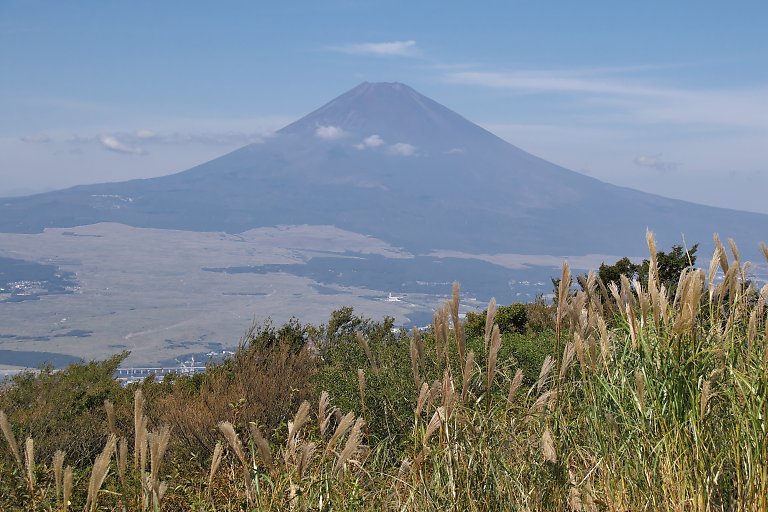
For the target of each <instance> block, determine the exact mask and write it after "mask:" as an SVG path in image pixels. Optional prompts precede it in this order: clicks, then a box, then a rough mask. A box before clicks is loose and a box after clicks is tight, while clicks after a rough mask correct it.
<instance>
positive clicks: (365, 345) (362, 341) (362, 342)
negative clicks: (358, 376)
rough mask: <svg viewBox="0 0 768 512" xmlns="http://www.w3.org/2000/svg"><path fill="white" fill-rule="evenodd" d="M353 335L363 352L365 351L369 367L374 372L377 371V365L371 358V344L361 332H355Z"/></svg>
mask: <svg viewBox="0 0 768 512" xmlns="http://www.w3.org/2000/svg"><path fill="white" fill-rule="evenodd" d="M355 337H356V338H357V342H358V343H359V344H360V346H361V347H362V349H363V352H365V357H367V358H368V363H369V364H370V365H371V369H372V370H373V371H374V373H375V372H377V371H378V370H379V367H378V366H377V365H376V361H375V360H374V359H373V353H372V352H371V346H370V344H369V343H368V339H367V338H366V337H365V335H363V333H361V332H356V333H355Z"/></svg>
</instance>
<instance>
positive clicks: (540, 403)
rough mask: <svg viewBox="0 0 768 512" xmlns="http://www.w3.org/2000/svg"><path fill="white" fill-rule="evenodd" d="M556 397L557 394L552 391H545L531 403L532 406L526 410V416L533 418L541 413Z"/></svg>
mask: <svg viewBox="0 0 768 512" xmlns="http://www.w3.org/2000/svg"><path fill="white" fill-rule="evenodd" d="M555 397H557V393H556V392H555V391H554V390H549V391H545V392H544V393H542V394H541V396H540V397H539V398H537V399H536V401H535V402H533V405H531V407H530V408H529V409H528V416H535V415H536V414H538V413H540V412H543V411H544V409H545V408H546V407H547V406H548V405H549V404H550V403H551V401H552V400H554V398H555Z"/></svg>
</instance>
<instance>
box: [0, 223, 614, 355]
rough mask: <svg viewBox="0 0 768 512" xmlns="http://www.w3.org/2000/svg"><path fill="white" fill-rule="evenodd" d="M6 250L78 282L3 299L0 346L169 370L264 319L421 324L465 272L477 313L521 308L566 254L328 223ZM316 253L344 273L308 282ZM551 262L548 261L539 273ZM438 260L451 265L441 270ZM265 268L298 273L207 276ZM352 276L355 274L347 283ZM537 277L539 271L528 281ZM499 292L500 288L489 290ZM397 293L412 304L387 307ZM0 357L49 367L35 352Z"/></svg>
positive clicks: (586, 261) (125, 232)
mask: <svg viewBox="0 0 768 512" xmlns="http://www.w3.org/2000/svg"><path fill="white" fill-rule="evenodd" d="M0 256H2V257H6V258H15V259H18V260H26V261H33V262H39V263H44V264H47V265H55V266H56V267H58V268H59V269H60V270H61V271H63V272H69V273H71V274H72V275H74V276H75V281H76V285H75V289H74V293H71V294H63V295H44V294H43V295H41V296H40V297H39V300H26V301H21V302H5V303H0V317H1V318H2V322H0V350H2V351H16V352H18V353H19V354H21V353H22V352H37V353H47V354H48V356H47V357H48V360H52V361H54V362H56V361H66V360H67V357H70V358H80V357H84V358H86V359H90V358H105V357H108V356H109V355H111V354H114V353H117V352H120V351H123V350H129V351H130V352H131V356H130V358H129V360H128V361H126V364H129V365H146V364H161V363H162V364H169V363H172V362H173V361H174V360H175V359H182V358H187V357H189V356H190V355H191V354H197V357H198V359H200V357H201V356H202V355H204V354H206V353H208V352H212V351H214V352H215V351H221V350H222V349H224V348H232V347H234V346H235V345H236V344H237V342H238V340H239V339H240V337H241V335H242V334H243V332H244V331H245V330H246V329H247V328H248V327H249V326H250V324H251V323H252V322H253V321H254V320H255V321H257V322H260V321H263V320H265V319H266V318H268V317H269V318H271V319H272V320H273V321H274V322H275V323H282V322H285V321H287V320H288V319H289V318H290V317H292V316H297V317H300V318H302V320H304V321H308V322H313V323H320V322H323V321H325V320H327V318H328V316H329V315H330V313H331V311H333V310H334V309H338V308H339V307H342V306H352V307H354V309H355V311H356V312H358V313H359V314H362V315H365V316H376V317H380V318H381V317H384V316H387V315H388V316H392V317H394V318H395V320H396V325H402V324H417V325H424V324H426V323H428V322H429V318H430V317H431V314H432V312H433V310H434V307H435V304H437V303H439V301H440V300H442V298H444V297H445V296H447V294H449V293H450V283H451V282H452V280H453V279H455V278H460V276H456V275H455V274H456V273H458V272H461V271H463V270H464V269H466V272H471V273H473V274H475V275H480V274H483V273H485V275H487V279H486V281H487V286H486V287H485V288H483V287H480V288H478V292H479V293H475V294H473V293H472V288H471V286H468V290H467V293H466V294H465V295H466V297H465V298H464V301H465V307H467V308H469V309H475V308H477V307H478V306H480V305H482V304H483V303H484V302H485V301H487V299H488V297H490V296H491V295H496V296H498V297H501V295H502V294H504V293H505V292H506V294H507V295H508V297H509V300H510V301H511V300H523V301H525V300H531V299H532V298H534V297H535V295H536V294H538V293H549V292H551V284H550V283H549V280H548V276H549V275H553V274H555V273H556V269H554V268H553V267H549V266H547V265H549V264H553V263H554V261H555V259H556V257H543V256H536V255H527V256H526V255H495V256H493V257H490V256H487V255H478V256H476V257H475V256H473V255H471V254H463V253H462V254H456V255H454V254H447V253H446V254H434V255H430V256H429V257H426V256H423V257H418V260H417V259H416V258H417V257H416V255H413V254H409V253H407V252H403V251H401V250H399V249H397V248H395V247H392V246H390V245H388V244H386V243H384V242H382V241H380V240H377V239H375V238H371V237H367V236H363V235H358V234H355V233H350V232H348V231H343V230H339V229H336V228H333V227H328V226H292V227H282V228H262V229H254V230H250V231H247V232H245V233H242V234H237V235H230V234H223V233H196V232H186V231H173V230H160V229H142V228H133V227H128V226H125V225H120V224H96V225H91V226H83V227H78V228H68V229H48V230H46V231H45V232H44V233H42V234H34V235H27V234H6V233H0ZM447 257H450V259H443V258H447ZM312 258H316V260H315V262H318V263H319V264H320V265H322V264H325V263H324V262H328V265H329V266H328V272H335V274H333V275H330V274H327V275H329V276H330V277H329V278H328V279H327V280H326V279H325V277H324V276H323V274H322V272H323V270H322V268H323V267H322V266H320V267H318V266H317V265H315V268H314V272H315V273H314V274H312V275H306V276H303V275H301V272H299V271H297V268H298V267H297V266H301V265H304V264H306V263H307V262H308V261H310V260H311V259H312ZM489 258H490V259H491V260H492V261H491V262H490V263H489V262H487V260H489ZM607 258H610V257H607ZM604 259H606V257H605V256H600V255H596V256H587V257H581V258H579V260H578V261H579V263H580V264H579V265H576V266H583V267H585V268H589V266H597V265H599V264H600V262H601V261H603V260H604ZM368 260H370V262H368ZM541 260H543V261H545V263H546V264H547V265H545V266H543V267H538V268H536V267H533V265H536V264H537V262H540V261H541ZM441 261H445V262H446V264H448V263H450V264H451V265H453V266H452V267H450V268H447V267H445V266H444V265H443V266H441V265H440V262H441ZM345 262H346V263H345ZM349 262H351V263H356V262H361V263H365V264H366V265H367V267H366V268H368V270H366V271H365V272H367V273H366V274H365V275H362V276H361V277H359V278H354V276H353V274H350V273H349V272H352V273H354V272H357V270H356V269H355V268H352V269H348V268H347V267H348V263H349ZM398 262H400V263H398ZM344 265H347V267H344ZM387 265H394V266H392V270H391V271H390V272H385V271H381V270H376V268H379V266H381V267H382V268H386V266H387ZM259 266H262V267H263V266H272V267H280V266H283V267H284V268H286V269H287V270H283V269H282V268H276V269H273V270H272V271H269V272H266V271H259V272H239V273H227V272H213V271H206V270H203V269H206V268H207V269H213V268H223V269H227V268H241V267H246V268H250V267H259ZM265 268H266V267H265ZM345 269H347V270H349V272H348V273H347V274H346V275H342V274H343V273H344V271H345ZM434 269H438V270H440V271H442V273H441V274H436V277H434V279H435V280H436V281H438V282H421V281H419V280H418V276H420V275H428V274H429V273H430V272H432V271H433V270H434ZM454 269H455V270H454ZM532 269H533V277H531V278H526V275H527V274H526V273H527V272H530V271H531V270H532ZM361 272H362V270H361ZM406 274H407V275H410V276H411V277H410V278H409V279H411V280H412V281H411V284H410V285H408V284H407V283H400V282H399V281H398V280H397V276H398V275H406ZM448 274H450V275H448ZM499 276H500V277H499ZM393 277H394V280H393ZM347 278H350V279H351V280H350V279H347ZM528 279H530V280H528ZM507 280H509V283H506V281H507ZM323 281H325V282H323ZM478 281H480V279H479V278H478ZM368 283H370V284H368ZM494 286H497V287H499V288H498V289H499V292H494V290H493V289H492V288H489V287H494ZM390 292H392V293H395V294H403V293H405V294H406V296H405V297H404V298H403V299H401V300H400V301H387V300H386V299H387V297H388V295H389V293H390ZM500 300H501V299H500ZM24 360H28V361H30V363H24V362H23V361H24ZM2 362H3V363H5V364H8V365H10V366H37V365H38V364H39V363H40V361H39V360H34V359H33V358H25V357H20V358H14V361H11V358H6V359H5V360H3V361H2ZM57 364H59V363H57Z"/></svg>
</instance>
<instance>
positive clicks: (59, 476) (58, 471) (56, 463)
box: [53, 450, 65, 500]
mask: <svg viewBox="0 0 768 512" xmlns="http://www.w3.org/2000/svg"><path fill="white" fill-rule="evenodd" d="M64 456H65V454H64V452H63V451H61V450H56V452H55V453H54V454H53V481H54V483H55V486H56V500H58V499H59V498H60V497H61V491H62V485H63V477H64Z"/></svg>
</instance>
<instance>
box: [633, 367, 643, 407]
mask: <svg viewBox="0 0 768 512" xmlns="http://www.w3.org/2000/svg"><path fill="white" fill-rule="evenodd" d="M635 394H636V395H637V405H638V407H639V408H640V414H643V415H644V414H645V377H644V376H643V372H642V371H641V370H640V369H639V368H638V369H637V370H635Z"/></svg>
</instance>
